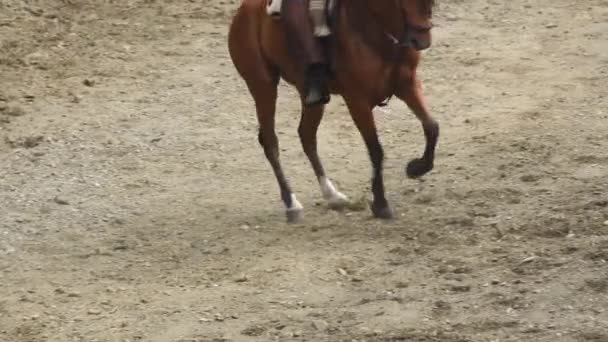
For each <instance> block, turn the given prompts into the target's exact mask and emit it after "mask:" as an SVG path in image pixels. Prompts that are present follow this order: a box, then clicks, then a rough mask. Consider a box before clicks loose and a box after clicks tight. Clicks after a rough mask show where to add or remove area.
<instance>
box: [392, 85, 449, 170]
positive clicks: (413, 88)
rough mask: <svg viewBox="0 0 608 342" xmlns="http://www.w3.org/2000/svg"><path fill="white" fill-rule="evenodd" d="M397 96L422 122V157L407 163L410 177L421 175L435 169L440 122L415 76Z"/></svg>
mask: <svg viewBox="0 0 608 342" xmlns="http://www.w3.org/2000/svg"><path fill="white" fill-rule="evenodd" d="M397 96H398V97H399V98H400V99H402V100H403V101H404V102H405V103H406V104H407V105H408V107H409V108H410V109H411V110H412V112H414V114H416V117H417V118H418V120H420V122H421V123H422V128H423V130H424V136H425V138H426V147H425V149H424V154H423V155H422V158H416V159H413V160H411V161H410V162H409V163H408V164H407V168H406V173H407V175H408V177H411V178H416V177H420V176H422V175H424V174H426V173H427V172H429V171H431V170H432V169H433V163H434V161H435V147H436V146H437V140H438V139H439V124H438V123H437V121H435V119H433V117H432V116H431V114H430V113H429V111H428V109H427V107H426V104H425V101H424V96H423V95H422V89H421V84H420V82H419V81H418V80H417V79H416V78H415V77H413V78H411V79H410V80H409V82H406V84H405V85H404V86H402V87H401V89H399V91H398V93H397Z"/></svg>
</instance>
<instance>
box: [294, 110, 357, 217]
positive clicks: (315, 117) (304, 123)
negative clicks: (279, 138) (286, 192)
mask: <svg viewBox="0 0 608 342" xmlns="http://www.w3.org/2000/svg"><path fill="white" fill-rule="evenodd" d="M302 107H303V109H302V117H301V119H300V126H299V127H298V133H299V135H300V141H301V142H302V148H303V149H304V153H306V156H307V157H308V160H309V161H310V164H311V165H312V169H313V170H314V172H315V175H316V176H317V180H318V181H319V186H320V187H321V192H322V193H323V197H324V198H325V200H327V203H328V205H329V207H330V208H331V209H334V210H342V209H344V207H345V206H346V205H347V204H348V198H347V197H346V196H345V195H344V194H342V193H341V192H339V191H338V190H337V189H336V187H335V186H334V184H333V183H332V182H331V180H330V179H329V178H328V177H327V176H326V175H325V170H324V168H323V164H322V163H321V159H320V158H319V154H318V152H317V130H318V128H319V124H320V123H321V119H322V118H323V111H324V106H315V107H305V106H302Z"/></svg>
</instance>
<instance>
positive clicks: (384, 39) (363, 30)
mask: <svg viewBox="0 0 608 342" xmlns="http://www.w3.org/2000/svg"><path fill="white" fill-rule="evenodd" d="M366 1H368V0H341V1H340V4H339V6H340V8H339V10H338V15H339V17H338V22H337V24H338V25H337V26H338V29H337V31H338V32H337V34H338V35H339V36H340V38H339V39H341V40H344V39H348V40H358V41H360V42H361V43H363V44H365V45H366V46H367V47H368V48H369V49H370V50H372V51H373V52H374V53H375V54H377V55H378V56H380V57H382V58H391V57H392V56H393V52H394V44H393V43H392V42H391V41H390V38H389V37H388V35H387V32H386V31H385V28H384V27H382V26H381V25H382V23H380V22H379V21H378V18H375V17H374V16H373V14H372V13H370V12H369V10H368V8H367V6H365V2H366Z"/></svg>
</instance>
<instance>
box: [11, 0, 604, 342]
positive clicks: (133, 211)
mask: <svg viewBox="0 0 608 342" xmlns="http://www.w3.org/2000/svg"><path fill="white" fill-rule="evenodd" d="M237 6H238V1H236V0H202V1H188V2H186V1H169V0H166V1H160V0H156V1H154V0H146V1H144V0H137V1H135V0H127V1H109V0H106V1H101V0H99V1H91V0H69V1H68V0H64V1H59V0H48V1H42V0H39V1H17V0H3V1H0V341H6V342H25V341H28V342H30V341H32V342H33V341H66V342H67V341H86V342H93V341H112V342H114V341H120V342H126V341H151V342H157V341H158V342H173V341H179V342H193V341H425V342H427V341H446V342H456V341H458V342H460V341H546V342H549V341H551V342H553V341H596V342H600V341H608V265H607V264H606V261H607V260H608V222H607V220H608V194H607V192H606V190H607V189H608V97H606V94H608V81H607V79H608V1H606V0H587V1H572V0H513V1H488V0H468V1H463V0H458V1H457V0H452V1H439V6H438V8H437V12H436V24H437V27H436V29H435V30H434V33H435V44H434V46H433V47H432V48H431V49H430V50H429V51H427V52H425V53H424V62H423V64H422V66H421V68H420V72H421V75H422V77H423V79H424V87H425V93H426V95H427V97H428V99H429V102H430V104H431V108H432V112H433V113H434V114H435V115H436V117H437V118H438V119H439V120H440V121H441V124H442V129H443V131H442V134H443V135H442V138H441V143H440V146H439V153H438V157H437V163H436V170H435V171H434V172H432V173H431V174H430V175H428V176H426V177H425V178H424V179H423V180H419V181H416V180H410V179H407V178H406V177H405V176H404V172H403V167H404V166H405V162H406V160H409V159H410V158H412V157H415V156H418V155H419V153H420V152H421V150H422V147H423V136H422V132H421V129H420V127H419V124H418V122H417V120H416V119H415V118H414V117H413V116H412V115H411V114H410V113H409V111H408V110H407V109H406V107H405V106H404V105H403V104H402V103H399V102H398V101H396V100H394V101H393V102H391V104H390V105H389V107H388V108H387V109H386V110H385V111H378V112H377V121H378V126H379V128H380V130H381V135H382V141H383V143H384V146H385V151H386V154H387V158H388V160H387V162H386V172H385V175H386V182H387V189H388V198H389V200H390V201H391V203H392V205H393V206H394V208H395V210H396V212H397V216H398V218H397V219H396V220H394V221H392V222H380V221H377V220H374V219H372V218H371V217H370V216H371V214H370V212H369V210H368V209H365V210H361V211H349V212H343V213H336V212H333V211H330V210H328V209H327V208H326V207H325V205H324V204H323V202H322V200H321V195H320V194H319V190H318V188H317V185H316V180H315V179H314V176H313V172H312V170H311V169H310V167H309V165H308V162H307V160H306V158H305V156H304V154H303V152H302V151H301V148H300V145H299V140H298V138H297V133H296V126H297V122H298V117H299V109H298V101H297V98H296V96H295V93H294V92H293V91H292V90H291V89H290V88H289V87H287V86H285V85H283V86H282V88H281V98H280V100H279V111H280V113H279V127H280V129H279V131H280V139H281V148H282V151H283V152H282V160H283V163H284V166H285V168H286V172H287V174H288V176H289V177H290V179H291V182H292V185H293V187H294V189H295V191H296V193H297V194H298V197H299V199H300V200H301V201H302V202H303V204H304V206H305V208H306V212H305V218H304V220H303V222H302V223H301V224H298V225H288V224H286V223H285V218H284V214H283V209H282V205H281V202H280V200H279V196H278V189H277V185H276V182H275V179H274V176H273V175H272V172H271V170H270V167H269V166H268V164H267V163H266V160H265V159H264V156H263V153H262V150H261V149H260V148H259V147H258V145H257V137H256V134H257V133H256V131H257V127H256V121H255V115H254V112H253V106H252V100H251V98H250V97H249V95H248V93H247V91H246V88H245V86H244V83H243V81H242V80H241V79H240V78H239V77H238V76H237V74H236V71H235V70H234V68H233V66H232V64H231V62H230V59H229V57H228V53H227V47H226V33H227V29H228V24H229V20H230V17H231V15H232V14H233V13H234V11H235V9H236V8H237ZM319 139H320V150H321V154H322V158H323V159H324V161H325V164H326V168H327V169H328V171H329V174H330V175H331V177H332V178H333V179H335V180H336V182H337V183H338V184H339V186H340V188H341V189H342V190H343V191H344V192H345V193H347V194H348V195H349V196H350V197H351V198H353V199H355V200H358V199H361V198H364V197H366V196H368V189H369V174H370V172H369V170H370V165H369V161H368V158H367V153H366V151H365V149H364V146H363V143H362V142H361V139H360V137H359V135H358V132H357V131H356V129H355V128H354V126H353V124H352V123H351V121H350V119H349V116H348V113H347V112H346V108H345V107H344V105H343V103H342V101H341V99H339V98H337V97H334V98H333V101H332V104H331V105H330V106H329V108H328V112H327V115H326V117H325V120H324V122H323V125H322V129H321V133H320V138H319ZM362 202H363V203H364V202H365V201H362Z"/></svg>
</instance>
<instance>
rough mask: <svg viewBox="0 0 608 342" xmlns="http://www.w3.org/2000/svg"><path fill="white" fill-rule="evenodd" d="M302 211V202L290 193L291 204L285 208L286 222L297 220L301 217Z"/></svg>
mask: <svg viewBox="0 0 608 342" xmlns="http://www.w3.org/2000/svg"><path fill="white" fill-rule="evenodd" d="M303 211H304V207H303V206H302V203H300V201H298V199H297V198H296V195H294V194H291V206H290V207H289V208H287V210H286V212H287V221H288V222H292V223H293V222H297V221H299V220H300V219H301V218H302V212H303Z"/></svg>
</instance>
